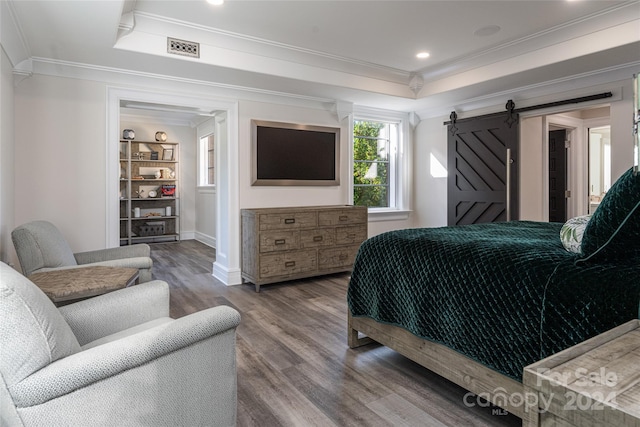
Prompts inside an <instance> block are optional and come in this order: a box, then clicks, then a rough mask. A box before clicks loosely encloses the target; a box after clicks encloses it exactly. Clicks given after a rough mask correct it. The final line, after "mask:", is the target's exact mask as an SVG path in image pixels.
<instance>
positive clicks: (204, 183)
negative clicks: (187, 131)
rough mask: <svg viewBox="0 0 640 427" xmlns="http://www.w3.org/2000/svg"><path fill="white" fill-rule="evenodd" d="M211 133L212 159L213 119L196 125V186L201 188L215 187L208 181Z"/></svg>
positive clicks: (214, 184)
mask: <svg viewBox="0 0 640 427" xmlns="http://www.w3.org/2000/svg"><path fill="white" fill-rule="evenodd" d="M211 135H213V137H214V154H213V155H214V159H215V156H216V154H217V153H216V152H215V145H216V144H215V138H216V135H215V122H214V120H213V119H212V120H210V121H208V122H205V123H203V124H201V125H200V126H198V129H197V138H198V155H197V158H198V171H197V173H198V175H197V177H198V183H197V187H198V188H202V189H215V187H216V183H215V182H214V183H213V184H210V183H208V181H209V155H208V148H209V147H208V138H209V136H211ZM215 166H216V165H215V160H214V165H213V167H215Z"/></svg>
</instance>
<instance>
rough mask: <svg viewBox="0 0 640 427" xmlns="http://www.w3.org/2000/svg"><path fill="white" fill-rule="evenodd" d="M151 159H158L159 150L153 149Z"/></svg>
mask: <svg viewBox="0 0 640 427" xmlns="http://www.w3.org/2000/svg"><path fill="white" fill-rule="evenodd" d="M149 158H150V159H151V160H158V152H157V151H152V152H151V157H149Z"/></svg>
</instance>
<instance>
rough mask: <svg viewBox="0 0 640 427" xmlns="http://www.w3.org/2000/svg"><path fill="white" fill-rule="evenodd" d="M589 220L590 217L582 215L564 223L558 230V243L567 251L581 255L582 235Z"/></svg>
mask: <svg viewBox="0 0 640 427" xmlns="http://www.w3.org/2000/svg"><path fill="white" fill-rule="evenodd" d="M590 219H591V215H582V216H577V217H575V218H571V219H570V220H568V221H567V222H565V223H564V225H563V226H562V229H560V241H562V246H564V248H565V249H566V250H567V251H569V252H573V253H576V254H580V253H582V249H581V247H582V235H583V234H584V229H585V228H587V223H588V222H589V220H590Z"/></svg>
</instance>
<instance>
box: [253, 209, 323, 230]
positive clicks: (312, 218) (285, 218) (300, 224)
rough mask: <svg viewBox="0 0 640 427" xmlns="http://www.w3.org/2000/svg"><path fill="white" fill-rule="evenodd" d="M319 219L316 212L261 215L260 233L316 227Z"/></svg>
mask: <svg viewBox="0 0 640 427" xmlns="http://www.w3.org/2000/svg"><path fill="white" fill-rule="evenodd" d="M317 219H318V218H317V214H316V213H315V212H291V213H267V214H260V220H259V222H260V231H263V230H286V229H297V228H305V227H315V226H316V225H317V224H318V220H317Z"/></svg>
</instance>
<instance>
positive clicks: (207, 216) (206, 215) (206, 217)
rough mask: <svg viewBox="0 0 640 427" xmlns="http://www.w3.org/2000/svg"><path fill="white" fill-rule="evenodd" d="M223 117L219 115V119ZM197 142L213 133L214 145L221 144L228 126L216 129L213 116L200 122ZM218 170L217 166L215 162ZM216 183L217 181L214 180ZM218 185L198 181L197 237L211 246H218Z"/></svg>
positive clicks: (215, 155) (215, 152)
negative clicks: (202, 184) (199, 183)
mask: <svg viewBox="0 0 640 427" xmlns="http://www.w3.org/2000/svg"><path fill="white" fill-rule="evenodd" d="M220 120H221V119H220V118H219V117H218V121H220ZM196 133H197V136H196V138H197V141H198V142H197V144H199V141H200V139H201V138H203V137H206V136H208V135H211V134H213V138H214V145H219V144H221V143H224V142H225V141H226V126H223V127H222V128H219V129H217V131H216V118H215V117H214V118H211V119H209V120H207V121H205V122H203V123H200V124H199V125H198V127H197V129H196ZM217 151H218V150H216V149H215V148H214V153H213V154H214V157H217V154H218V153H217ZM200 155H201V153H198V154H197V155H196V167H197V165H198V163H200V161H201V160H200V158H199V156H200ZM214 167H215V168H216V170H214V174H215V172H217V169H218V168H217V167H216V165H215V164H214ZM214 184H215V181H214ZM216 209H217V208H216V187H215V185H214V186H210V187H207V186H203V187H200V186H198V183H197V182H196V230H195V231H196V232H195V239H196V240H199V241H201V242H203V243H205V244H207V245H209V246H211V247H214V248H215V247H216Z"/></svg>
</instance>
